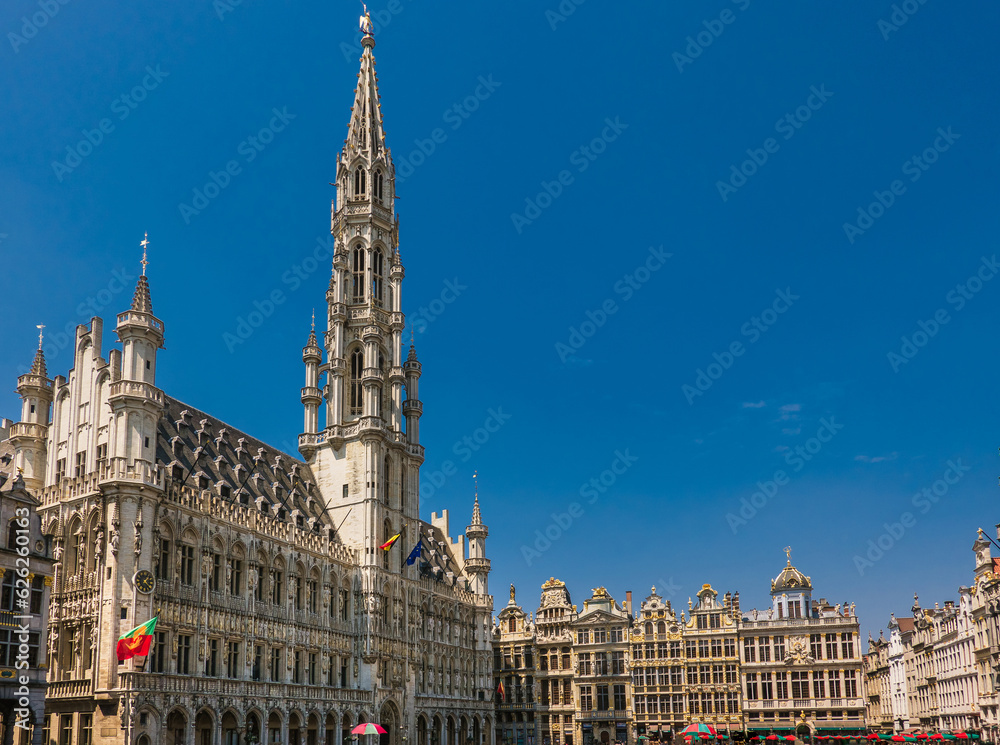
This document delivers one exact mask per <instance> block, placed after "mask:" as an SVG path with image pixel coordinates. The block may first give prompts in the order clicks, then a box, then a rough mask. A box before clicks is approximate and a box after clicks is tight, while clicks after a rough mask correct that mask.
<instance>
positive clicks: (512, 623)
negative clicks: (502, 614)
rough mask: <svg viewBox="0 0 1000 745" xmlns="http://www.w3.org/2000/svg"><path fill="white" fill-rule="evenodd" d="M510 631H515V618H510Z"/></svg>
mask: <svg viewBox="0 0 1000 745" xmlns="http://www.w3.org/2000/svg"><path fill="white" fill-rule="evenodd" d="M510 631H511V632H514V631H517V619H516V618H512V619H510Z"/></svg>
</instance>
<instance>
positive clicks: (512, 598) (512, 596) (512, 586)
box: [510, 584, 514, 603]
mask: <svg viewBox="0 0 1000 745" xmlns="http://www.w3.org/2000/svg"><path fill="white" fill-rule="evenodd" d="M510 602H512V603H513V602H514V585H513V584H511V586H510Z"/></svg>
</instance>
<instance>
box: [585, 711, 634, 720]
mask: <svg viewBox="0 0 1000 745" xmlns="http://www.w3.org/2000/svg"><path fill="white" fill-rule="evenodd" d="M631 717H632V712H631V711H630V710H629V709H609V710H607V711H596V710H595V711H580V712H577V714H576V720H577V721H578V722H580V721H601V722H607V721H611V720H614V719H630V718H631Z"/></svg>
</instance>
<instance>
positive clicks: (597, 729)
mask: <svg viewBox="0 0 1000 745" xmlns="http://www.w3.org/2000/svg"><path fill="white" fill-rule="evenodd" d="M631 596H632V593H631V592H627V593H626V600H625V603H624V604H623V605H618V604H616V603H615V601H614V599H613V598H612V597H611V596H610V595H609V594H608V592H607V590H606V589H604V588H598V589H596V590H594V592H593V595H592V596H591V597H590V598H588V599H587V600H586V601H584V609H583V611H579V610H578V609H577V606H575V605H573V603H572V602H571V600H570V594H569V591H568V590H567V588H566V584H565V583H564V582H562V581H560V580H557V579H550V580H549V581H547V582H546V583H545V584H543V585H542V599H541V604H540V606H539V608H538V610H537V611H536V612H535V613H534V614H533V615H532V614H530V613H526V612H525V611H524V610H523V609H522V608H521V607H520V606H519V605H517V603H516V601H515V599H514V594H513V588H511V599H510V602H509V603H508V605H507V607H506V608H504V609H503V610H502V611H501V612H500V614H499V615H498V616H497V619H496V624H495V627H494V681H493V682H494V688H495V689H496V690H497V693H498V694H499V691H500V689H501V684H502V691H503V694H504V695H503V696H499V695H498V696H497V697H496V698H495V701H496V711H497V739H498V741H500V742H501V743H504V744H509V745H535V742H536V739H535V738H538V742H539V745H574V743H576V744H578V745H591V744H592V743H601V742H605V741H607V742H614V741H616V740H617V741H621V742H625V743H635V742H637V741H638V739H639V738H640V737H645V738H647V739H650V740H668V739H671V738H672V736H673V734H674V733H676V732H678V731H679V730H680V729H682V728H683V727H685V726H686V725H687V724H689V723H691V722H703V723H705V724H709V725H711V726H713V727H715V728H716V729H717V730H722V731H726V732H730V733H735V732H738V731H740V730H743V729H747V730H750V731H751V733H753V732H759V733H763V734H766V733H770V732H775V733H778V734H786V735H787V734H793V733H794V734H799V735H803V734H807V733H812V734H827V733H831V734H832V733H835V732H836V733H843V734H855V733H859V732H862V731H863V730H864V728H865V702H864V700H865V676H864V674H863V672H862V656H861V651H860V646H859V645H860V640H859V636H858V631H859V623H858V618H857V616H856V615H855V612H854V607H853V606H852V605H847V604H845V605H844V606H839V605H838V606H831V605H830V604H829V603H827V602H826V601H825V600H822V599H820V600H813V599H812V582H811V580H810V579H809V578H808V577H806V576H805V575H803V574H802V573H801V572H799V571H798V570H797V569H795V567H793V566H792V565H791V562H790V561H789V562H788V565H787V566H786V567H785V568H784V569H783V570H782V571H781V573H780V574H779V575H778V577H777V578H775V579H774V580H773V581H772V583H771V599H772V605H771V607H770V608H769V609H767V610H765V611H757V610H754V611H750V612H743V611H742V610H741V609H740V597H739V593H733V594H730V593H726V595H725V596H724V597H723V598H722V599H721V601H720V599H719V595H718V593H717V592H716V591H715V590H714V589H712V587H711V585H708V584H706V585H703V586H702V589H701V590H700V591H699V592H698V594H697V596H696V598H695V599H689V600H688V609H687V611H684V612H681V613H680V614H679V616H678V613H677V612H676V611H675V610H674V609H673V608H672V607H671V604H670V602H669V601H665V600H664V599H663V598H662V597H660V596H659V595H657V594H656V588H653V590H652V592H651V593H650V595H649V596H648V597H646V599H645V600H644V601H643V602H642V603H641V604H640V606H639V608H638V612H637V613H635V614H633V610H632V597H631ZM619 632H620V633H621V634H623V637H622V638H621V639H619V637H618V634H619Z"/></svg>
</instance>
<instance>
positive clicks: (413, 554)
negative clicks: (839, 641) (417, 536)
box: [406, 541, 423, 566]
mask: <svg viewBox="0 0 1000 745" xmlns="http://www.w3.org/2000/svg"><path fill="white" fill-rule="evenodd" d="M422 545H423V544H422V543H421V542H420V541H417V545H416V546H414V547H413V550H412V551H410V555H409V556H407V557H406V565H407V566H412V565H413V562H415V561H416V560H417V559H419V558H420V548H421V546H422Z"/></svg>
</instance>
